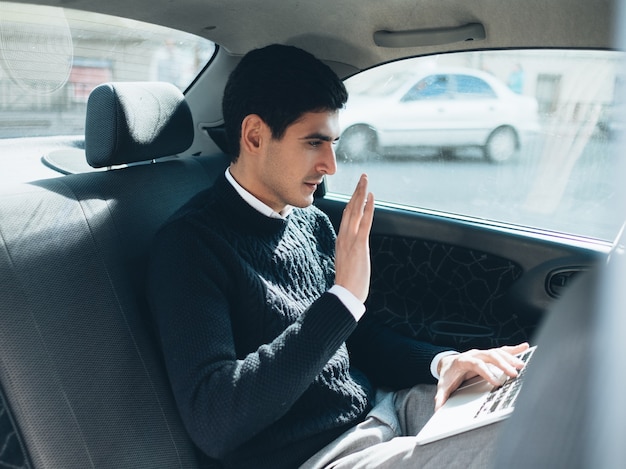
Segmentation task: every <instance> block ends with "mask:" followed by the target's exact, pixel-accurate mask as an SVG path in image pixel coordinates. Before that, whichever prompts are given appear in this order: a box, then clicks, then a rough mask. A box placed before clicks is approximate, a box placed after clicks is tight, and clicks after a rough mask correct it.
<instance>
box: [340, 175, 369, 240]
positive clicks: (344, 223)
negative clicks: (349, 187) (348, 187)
mask: <svg viewBox="0 0 626 469" xmlns="http://www.w3.org/2000/svg"><path fill="white" fill-rule="evenodd" d="M367 182H368V181H367V175H366V174H362V175H361V177H360V179H359V182H358V183H357V186H356V188H355V190H354V193H353V194H352V197H351V198H350V201H349V202H348V203H347V204H346V207H345V208H344V211H343V216H342V219H341V224H340V226H339V233H338V234H341V233H342V232H346V231H348V232H352V233H354V232H356V231H357V229H358V227H359V224H360V222H361V219H362V216H363V213H364V210H365V208H366V206H367V200H366V193H367Z"/></svg>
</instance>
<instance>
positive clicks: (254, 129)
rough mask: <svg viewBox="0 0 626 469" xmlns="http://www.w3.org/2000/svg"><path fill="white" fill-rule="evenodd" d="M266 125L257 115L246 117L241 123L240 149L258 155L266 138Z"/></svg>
mask: <svg viewBox="0 0 626 469" xmlns="http://www.w3.org/2000/svg"><path fill="white" fill-rule="evenodd" d="M268 130H269V129H268V127H267V124H266V123H265V121H263V119H261V118H260V117H259V116H258V115H257V114H249V115H247V116H246V117H245V118H244V120H243V122H242V123H241V149H242V150H245V151H247V152H248V153H253V154H254V153H258V152H259V150H260V148H261V146H262V145H263V143H264V140H265V139H266V138H267V131H268Z"/></svg>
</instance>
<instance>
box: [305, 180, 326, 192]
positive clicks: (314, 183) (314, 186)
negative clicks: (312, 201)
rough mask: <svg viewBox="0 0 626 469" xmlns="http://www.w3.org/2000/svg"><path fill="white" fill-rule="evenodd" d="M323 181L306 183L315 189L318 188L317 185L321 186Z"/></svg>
mask: <svg viewBox="0 0 626 469" xmlns="http://www.w3.org/2000/svg"><path fill="white" fill-rule="evenodd" d="M321 183H322V181H319V182H305V183H304V184H306V185H307V186H309V187H310V188H311V189H313V190H315V189H317V186H319V185H320V184H321Z"/></svg>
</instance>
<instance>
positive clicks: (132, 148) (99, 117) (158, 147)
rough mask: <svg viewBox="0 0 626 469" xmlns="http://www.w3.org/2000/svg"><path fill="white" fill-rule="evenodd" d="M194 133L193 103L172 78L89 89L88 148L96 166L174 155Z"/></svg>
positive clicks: (88, 161)
mask: <svg viewBox="0 0 626 469" xmlns="http://www.w3.org/2000/svg"><path fill="white" fill-rule="evenodd" d="M193 134H194V128H193V119H192V117H191V111H190V110H189V106H188V105H187V102H186V101H185V97H184V96H183V94H182V93H181V91H180V90H179V89H178V88H177V87H176V86H174V85H173V84H171V83H164V82H125V83H121V82H120V83H104V84H102V85H99V86H97V87H96V88H94V90H93V91H92V92H91V94H90V95H89V100H88V101H87V117H86V121H85V154H86V157H87V163H89V165H90V166H92V167H94V168H102V167H105V166H113V165H120V164H125V163H134V162H137V161H147V160H152V159H154V158H159V157H162V156H170V155H175V154H177V153H180V152H183V151H185V150H186V149H187V148H189V146H190V145H191V143H192V141H193Z"/></svg>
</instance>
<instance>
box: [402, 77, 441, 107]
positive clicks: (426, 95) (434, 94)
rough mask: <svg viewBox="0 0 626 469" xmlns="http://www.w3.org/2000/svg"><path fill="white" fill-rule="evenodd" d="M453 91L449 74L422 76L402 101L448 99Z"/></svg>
mask: <svg viewBox="0 0 626 469" xmlns="http://www.w3.org/2000/svg"><path fill="white" fill-rule="evenodd" d="M450 92H451V86H450V77H449V76H447V75H431V76H429V77H426V78H422V79H421V80H420V81H418V82H417V84H416V85H415V86H414V87H413V88H411V89H410V90H409V92H408V93H407V94H406V95H404V97H403V98H402V101H405V102H406V101H416V100H419V99H446V98H448V97H449V95H450Z"/></svg>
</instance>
